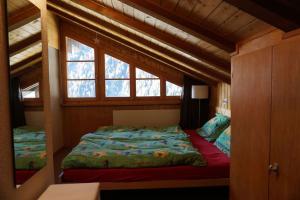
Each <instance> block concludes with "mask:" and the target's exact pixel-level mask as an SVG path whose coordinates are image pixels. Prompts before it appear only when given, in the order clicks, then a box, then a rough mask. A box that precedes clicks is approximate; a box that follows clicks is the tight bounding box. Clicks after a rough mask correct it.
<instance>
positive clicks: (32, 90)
mask: <svg viewBox="0 0 300 200" xmlns="http://www.w3.org/2000/svg"><path fill="white" fill-rule="evenodd" d="M39 90H40V87H39V83H35V84H33V85H31V86H29V87H27V88H24V89H22V97H23V99H30V98H39V97H40V91H39Z"/></svg>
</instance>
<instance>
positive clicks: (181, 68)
mask: <svg viewBox="0 0 300 200" xmlns="http://www.w3.org/2000/svg"><path fill="white" fill-rule="evenodd" d="M66 7H68V6H66ZM66 7H64V8H66ZM47 8H48V9H49V10H50V11H52V12H53V13H55V14H56V15H58V16H60V17H62V18H64V19H67V20H68V21H71V22H72V23H76V24H78V25H80V26H83V27H85V28H87V29H89V30H92V31H96V32H97V33H99V34H101V35H103V36H105V37H109V38H110V39H113V40H115V41H117V42H119V43H122V44H123V45H125V46H127V47H129V48H132V49H134V50H136V51H138V52H140V53H142V54H144V55H146V56H149V57H152V58H153V59H155V60H157V61H159V62H161V63H164V64H166V65H168V66H169V67H172V68H175V69H176V70H178V71H181V72H182V73H184V74H187V75H189V76H191V77H194V78H197V79H199V80H203V81H205V82H207V83H209V84H216V83H217V79H211V78H209V77H207V76H205V75H203V72H202V70H203V69H202V70H199V69H195V70H191V69H188V68H186V67H185V66H182V65H180V64H178V63H176V62H174V61H171V60H169V59H167V58H164V57H162V56H159V55H157V54H155V53H153V52H151V51H149V50H147V49H145V48H143V47H141V46H139V45H136V44H133V43H131V42H129V41H126V40H124V39H122V38H119V37H117V36H114V35H112V34H111V33H108V32H105V31H104V30H102V29H101V28H99V27H96V26H94V25H92V24H90V23H88V22H86V21H84V20H81V19H78V18H76V17H74V16H72V15H70V14H68V13H66V12H63V11H61V10H59V9H57V8H55V7H53V6H51V4H48V5H47ZM68 11H70V10H69V9H68ZM74 11H76V12H75V13H77V14H79V15H80V16H81V17H85V18H86V16H87V15H88V16H89V14H87V13H80V10H77V9H76V8H74V10H73V12H74ZM81 14H83V15H84V16H82V15H81ZM90 17H91V18H92V16H90ZM93 17H94V16H93ZM95 18H96V17H95ZM90 20H91V21H93V22H94V21H95V20H96V21H98V23H100V24H102V25H104V26H105V27H107V28H110V29H113V30H114V31H116V30H119V31H120V32H121V33H122V34H125V36H130V37H134V38H133V39H138V41H143V40H144V39H142V38H140V37H138V36H134V35H133V34H131V33H129V32H126V31H124V30H122V29H120V28H117V27H115V26H113V25H112V24H109V23H105V22H104V21H101V20H100V21H99V18H96V19H90ZM106 25H107V26H106ZM122 31H123V32H122ZM121 33H120V34H121ZM144 41H146V40H144ZM147 44H149V45H150V44H151V43H150V42H149V41H147V43H146V44H145V45H147ZM152 45H153V46H155V45H154V44H152ZM153 46H151V47H153ZM160 48H162V47H160ZM198 66H199V67H200V66H201V65H198Z"/></svg>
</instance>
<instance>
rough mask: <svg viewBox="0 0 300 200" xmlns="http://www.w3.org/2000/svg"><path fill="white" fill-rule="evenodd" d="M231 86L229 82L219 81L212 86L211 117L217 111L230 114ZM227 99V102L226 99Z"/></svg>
mask: <svg viewBox="0 0 300 200" xmlns="http://www.w3.org/2000/svg"><path fill="white" fill-rule="evenodd" d="M230 88H231V86H230V85H229V84H227V83H223V82H221V83H218V85H216V86H212V87H211V90H210V91H211V98H210V105H209V106H210V115H209V116H210V117H213V116H214V115H215V113H216V112H220V113H224V114H226V115H230V110H231V94H230ZM225 99H227V102H225V101H224V100H225Z"/></svg>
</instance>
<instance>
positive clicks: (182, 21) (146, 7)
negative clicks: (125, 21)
mask: <svg viewBox="0 0 300 200" xmlns="http://www.w3.org/2000/svg"><path fill="white" fill-rule="evenodd" d="M120 1H122V2H123V3H125V4H127V5H130V6H132V7H134V8H136V9H138V10H140V11H142V12H145V13H147V14H149V15H152V16H153V17H155V18H157V19H159V20H161V21H164V22H166V23H168V24H171V25H172V26H175V27H177V28H178V29H181V30H183V31H185V32H187V33H189V34H191V35H193V36H195V37H198V38H199V39H201V40H204V41H206V42H208V43H211V44H212V45H214V46H217V47H218V48H220V49H223V50H225V51H227V52H229V53H232V52H234V51H235V44H234V43H233V42H232V41H229V40H228V39H226V38H224V37H222V36H220V35H218V34H216V33H214V32H212V31H210V30H208V29H207V28H205V27H202V26H200V25H198V24H196V23H194V22H192V21H190V20H188V19H186V18H184V17H179V16H177V15H175V14H174V13H172V12H168V11H166V10H165V9H163V8H161V7H160V6H157V5H155V4H153V3H149V2H148V1H140V0H120Z"/></svg>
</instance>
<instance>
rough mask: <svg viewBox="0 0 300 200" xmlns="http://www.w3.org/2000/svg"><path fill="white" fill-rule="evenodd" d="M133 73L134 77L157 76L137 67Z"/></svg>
mask: <svg viewBox="0 0 300 200" xmlns="http://www.w3.org/2000/svg"><path fill="white" fill-rule="evenodd" d="M135 74H136V75H135V76H136V78H158V77H157V76H154V75H153V74H150V73H148V72H146V71H144V70H141V69H139V68H136V71H135Z"/></svg>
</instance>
